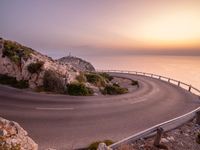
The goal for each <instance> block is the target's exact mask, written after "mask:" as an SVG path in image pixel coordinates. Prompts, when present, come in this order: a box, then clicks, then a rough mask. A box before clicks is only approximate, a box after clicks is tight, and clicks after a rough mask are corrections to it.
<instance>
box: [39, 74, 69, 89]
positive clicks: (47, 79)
mask: <svg viewBox="0 0 200 150" xmlns="http://www.w3.org/2000/svg"><path fill="white" fill-rule="evenodd" d="M43 88H44V90H45V91H49V92H56V93H64V92H65V87H64V83H63V81H62V80H61V77H60V75H59V74H57V73H56V72H53V71H51V70H47V71H45V74H44V77H43Z"/></svg>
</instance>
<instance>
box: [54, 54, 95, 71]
mask: <svg viewBox="0 0 200 150" xmlns="http://www.w3.org/2000/svg"><path fill="white" fill-rule="evenodd" d="M57 61H58V62H60V63H61V64H66V65H72V66H73V67H74V68H76V69H77V70H80V71H90V72H93V71H95V68H94V66H93V65H92V64H91V63H89V62H87V61H85V60H83V59H81V58H78V57H74V56H67V57H62V58H60V59H58V60H57Z"/></svg>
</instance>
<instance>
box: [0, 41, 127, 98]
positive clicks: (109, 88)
mask: <svg viewBox="0 0 200 150" xmlns="http://www.w3.org/2000/svg"><path fill="white" fill-rule="evenodd" d="M113 81H114V80H113V77H112V76H110V75H109V74H106V73H98V72H95V69H94V67H93V66H92V65H91V64H90V63H89V62H86V61H84V60H82V59H80V58H77V57H72V56H68V57H63V58H61V59H59V60H53V59H52V58H50V57H48V56H46V55H42V54H41V53H39V52H37V51H35V50H33V49H31V48H29V47H26V46H23V45H21V44H19V43H17V42H14V41H9V40H5V39H2V38H0V84H6V85H11V86H13V87H16V88H31V89H34V90H35V91H38V92H55V93H60V94H69V95H76V96H77V95H80V96H89V95H99V94H109V95H115V94H124V93H127V92H128V89H127V88H126V87H120V85H119V84H117V83H115V82H117V81H115V82H113Z"/></svg>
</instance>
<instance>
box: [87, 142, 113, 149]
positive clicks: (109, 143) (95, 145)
mask: <svg viewBox="0 0 200 150" xmlns="http://www.w3.org/2000/svg"><path fill="white" fill-rule="evenodd" d="M100 143H105V144H106V145H107V146H109V145H111V144H113V143H114V142H113V141H111V140H104V141H97V142H93V143H91V144H90V145H89V146H88V147H87V148H86V150H97V148H98V146H99V144H100Z"/></svg>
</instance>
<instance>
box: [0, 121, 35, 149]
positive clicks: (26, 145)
mask: <svg viewBox="0 0 200 150" xmlns="http://www.w3.org/2000/svg"><path fill="white" fill-rule="evenodd" d="M0 125H1V126H0V137H1V138H0V149H4V148H5V147H6V148H8V149H11V148H13V149H14V148H16V149H17V148H20V149H21V150H37V149H38V145H37V144H36V143H35V142H34V141H33V140H32V139H31V138H30V137H28V133H27V132H26V131H25V130H24V129H23V128H22V127H21V126H20V125H19V124H18V123H16V122H13V121H9V120H6V119H4V118H1V117H0Z"/></svg>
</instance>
